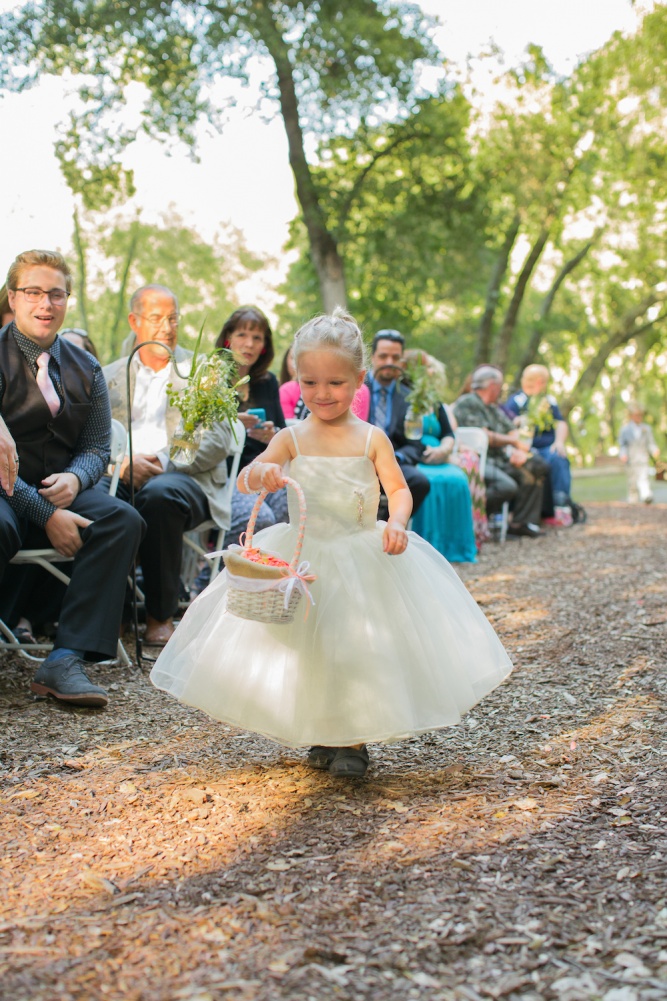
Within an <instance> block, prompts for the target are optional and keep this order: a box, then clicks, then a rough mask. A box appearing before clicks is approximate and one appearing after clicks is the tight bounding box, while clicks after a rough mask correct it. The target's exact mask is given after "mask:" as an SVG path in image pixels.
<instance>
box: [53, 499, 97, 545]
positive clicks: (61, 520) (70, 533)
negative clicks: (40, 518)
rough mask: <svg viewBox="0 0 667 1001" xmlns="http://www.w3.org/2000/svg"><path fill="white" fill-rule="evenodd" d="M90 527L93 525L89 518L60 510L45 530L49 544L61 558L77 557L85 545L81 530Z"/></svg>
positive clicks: (54, 513) (55, 512) (55, 513)
mask: <svg viewBox="0 0 667 1001" xmlns="http://www.w3.org/2000/svg"><path fill="white" fill-rule="evenodd" d="M88 525H92V522H91V521H90V519H89V518H84V517H83V516H82V515H80V514H76V513H75V512H74V511H67V510H65V509H62V508H59V509H58V510H57V511H54V512H53V514H52V515H51V517H50V518H49V520H48V521H47V523H46V525H45V526H44V530H45V532H46V534H47V536H48V537H49V542H50V543H51V545H52V546H53V548H54V549H55V550H56V551H57V552H59V553H60V555H61V556H76V554H77V553H78V551H79V550H80V549H81V546H82V545H83V542H82V540H81V534H80V531H79V530H80V529H82V528H87V526H88Z"/></svg>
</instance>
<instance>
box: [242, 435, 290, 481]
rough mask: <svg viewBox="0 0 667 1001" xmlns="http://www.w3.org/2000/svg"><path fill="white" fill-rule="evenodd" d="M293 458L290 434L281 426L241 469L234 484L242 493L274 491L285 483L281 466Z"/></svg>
mask: <svg viewBox="0 0 667 1001" xmlns="http://www.w3.org/2000/svg"><path fill="white" fill-rule="evenodd" d="M293 458H294V445H293V442H292V436H291V434H290V432H289V431H288V430H287V428H283V429H282V430H281V431H279V432H278V434H277V435H276V436H275V437H274V438H273V439H272V440H271V441H270V443H269V445H268V446H267V448H265V449H264V451H263V452H262V453H261V455H258V456H257V458H256V459H253V461H252V462H251V463H250V465H249V466H246V467H245V469H242V470H241V472H240V473H239V475H238V478H237V480H236V486H237V487H238V489H239V491H240V492H241V493H242V494H247V493H254V492H255V491H257V490H268V491H269V493H274V491H276V490H280V488H281V487H282V486H284V485H285V484H284V481H285V473H284V472H283V466H284V465H285V464H286V463H287V462H289V461H290V460H291V459H293Z"/></svg>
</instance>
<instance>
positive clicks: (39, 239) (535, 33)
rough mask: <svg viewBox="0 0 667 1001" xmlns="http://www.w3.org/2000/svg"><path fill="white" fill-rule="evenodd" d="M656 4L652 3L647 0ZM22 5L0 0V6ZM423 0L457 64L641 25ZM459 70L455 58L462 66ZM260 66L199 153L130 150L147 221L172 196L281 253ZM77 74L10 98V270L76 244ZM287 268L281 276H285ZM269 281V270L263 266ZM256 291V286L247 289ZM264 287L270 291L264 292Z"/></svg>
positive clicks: (4, 214) (526, 0) (613, 15)
mask: <svg viewBox="0 0 667 1001" xmlns="http://www.w3.org/2000/svg"><path fill="white" fill-rule="evenodd" d="M648 5H649V6H652V4H650V3H649V4H648ZM14 6H16V5H15V4H14V3H11V2H9V0H0V10H7V9H9V8H12V7H14ZM421 6H422V7H423V9H424V10H425V11H426V12H427V13H429V14H432V15H434V16H436V17H438V18H439V19H440V20H441V21H442V23H443V27H442V28H441V29H440V30H439V32H438V42H439V44H440V47H441V48H442V50H443V51H444V52H445V55H446V56H447V58H448V60H449V61H450V63H453V64H458V65H459V66H463V64H464V62H465V58H466V56H467V55H469V54H471V55H473V56H474V55H476V54H477V53H479V52H480V51H481V50H482V49H484V48H488V46H489V43H490V42H491V40H493V42H495V43H496V45H497V46H498V47H499V48H500V49H502V50H503V51H504V52H505V53H506V62H507V63H508V64H509V63H512V62H514V61H515V60H516V59H517V58H519V57H520V55H521V53H522V52H523V50H524V49H525V47H526V45H527V44H528V43H529V42H535V43H537V44H540V45H542V46H543V47H544V49H545V52H546V56H547V58H548V59H549V60H550V61H551V62H552V63H553V64H554V65H555V67H556V69H557V70H558V71H559V72H562V73H568V72H569V71H570V70H571V69H572V68H573V66H574V65H575V63H576V61H577V59H578V58H579V57H580V56H582V55H584V54H585V53H586V52H589V51H591V50H592V49H595V48H597V47H599V46H600V45H602V44H603V43H604V42H605V41H606V40H607V38H609V36H610V35H611V34H612V33H613V32H614V31H615V30H622V31H631V30H632V29H633V28H634V26H635V24H636V20H637V14H636V10H637V8H638V7H641V4H637V5H635V8H634V9H633V6H632V4H631V2H630V0H587V3H585V4H582V3H581V0H557V2H556V0H538V2H536V0H469V2H467V3H465V4H463V3H460V2H459V0H421ZM485 65H486V67H487V68H486V69H482V68H480V69H478V71H477V72H476V75H475V80H476V82H477V84H478V86H479V87H481V88H483V89H486V90H488V88H490V86H491V74H490V72H489V67H488V64H485ZM452 69H453V67H452ZM261 76H262V68H261V67H260V66H257V67H256V73H255V77H254V79H251V84H250V86H249V87H247V88H242V87H240V86H239V85H238V84H237V83H236V82H233V81H229V82H228V83H224V82H223V83H222V84H220V91H221V96H222V97H223V98H226V99H232V98H233V99H234V101H235V108H234V110H233V112H232V113H230V116H229V118H230V120H229V124H228V125H227V126H226V127H225V130H224V132H223V134H222V135H218V134H216V133H214V132H213V130H210V132H208V133H204V134H202V136H201V139H200V142H199V147H198V151H197V152H198V155H199V161H200V162H198V163H195V162H193V160H192V159H191V157H190V156H189V155H188V152H187V151H186V150H176V151H174V152H172V155H171V156H169V155H168V154H167V152H166V151H165V149H164V147H163V146H160V145H159V144H158V143H156V142H150V141H149V140H147V139H142V140H141V141H139V142H137V143H136V144H135V145H134V146H133V147H132V148H131V149H130V150H129V151H128V153H127V165H128V166H132V167H133V168H134V170H135V181H136V185H137V196H136V204H137V205H138V206H141V209H142V219H143V221H144V222H155V221H158V220H159V218H160V213H161V212H163V211H165V210H166V209H168V208H170V207H173V208H174V209H175V210H176V212H177V213H178V214H179V215H180V216H181V217H182V219H183V220H184V222H185V223H186V224H188V225H193V226H194V227H195V228H196V229H197V230H198V231H199V232H200V233H201V235H202V236H203V237H204V238H205V239H207V240H210V239H212V238H213V236H214V234H215V232H216V230H217V229H218V227H219V226H220V224H225V223H231V224H232V225H234V226H236V227H238V228H239V229H240V230H241V231H242V232H243V234H244V237H245V240H246V243H247V245H248V246H249V247H250V249H251V250H253V251H256V252H258V253H261V254H270V255H273V256H276V257H277V256H278V255H279V254H280V251H281V247H282V245H283V243H284V240H285V238H286V236H287V226H288V223H289V220H290V219H291V218H293V217H294V215H295V214H296V212H297V204H296V200H295V198H294V193H293V186H294V182H293V177H292V174H291V171H290V169H289V164H288V157H287V146H286V139H285V134H284V127H283V124H282V122H281V121H280V120H279V119H274V120H272V121H266V120H265V119H263V118H262V117H261V115H260V114H259V113H258V111H257V109H256V101H257V88H258V85H259V82H260V80H261ZM67 89H70V90H71V89H73V85H72V81H69V82H67V81H64V80H61V79H59V80H43V81H41V82H40V83H39V85H38V86H36V87H35V88H33V89H32V90H30V91H27V92H26V93H24V94H20V95H19V94H10V95H3V96H2V97H1V98H0V127H1V129H2V135H3V137H4V142H3V146H4V149H5V156H4V161H5V163H4V167H3V180H4V185H3V188H4V192H5V197H4V198H3V201H2V208H0V225H1V227H2V234H3V255H2V258H0V272H1V273H4V271H5V269H6V267H7V266H8V264H9V262H10V261H11V259H12V258H13V257H14V256H15V254H16V253H17V252H19V251H21V250H24V249H26V248H27V247H31V246H52V247H59V248H61V249H67V248H68V247H69V245H70V240H71V236H70V234H71V227H72V223H71V214H72V204H73V203H72V198H71V195H70V192H69V191H68V189H67V187H66V185H65V183H64V181H63V180H62V176H61V174H60V171H59V168H58V165H57V162H56V159H55V156H54V153H53V146H54V141H55V126H56V123H57V122H58V121H59V120H60V118H61V116H63V117H64V108H65V101H66V97H65V92H66V90H67ZM276 277H277V275H276ZM262 281H263V282H264V283H265V284H266V283H267V281H268V282H270V281H271V274H270V273H266V272H265V273H264V275H263V278H262ZM248 292H250V290H248ZM259 296H260V298H264V297H263V296H262V295H261V291H260V292H259Z"/></svg>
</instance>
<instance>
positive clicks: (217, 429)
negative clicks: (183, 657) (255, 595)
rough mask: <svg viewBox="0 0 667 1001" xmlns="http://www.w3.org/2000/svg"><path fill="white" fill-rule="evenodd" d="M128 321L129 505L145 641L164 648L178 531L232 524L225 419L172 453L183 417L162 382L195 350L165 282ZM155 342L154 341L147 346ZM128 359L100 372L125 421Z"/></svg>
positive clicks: (124, 480)
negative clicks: (137, 523) (226, 496)
mask: <svg viewBox="0 0 667 1001" xmlns="http://www.w3.org/2000/svg"><path fill="white" fill-rule="evenodd" d="M129 322H130V327H131V328H132V331H133V332H134V335H135V338H136V344H137V345H143V346H142V347H141V348H140V349H139V350H138V351H137V352H136V354H135V355H134V356H133V357H132V361H131V362H130V397H131V409H132V459H133V461H132V477H133V483H132V485H133V488H134V503H135V506H136V508H137V510H138V511H139V512H140V514H141V516H142V517H143V519H144V521H145V522H146V526H147V527H146V535H145V538H144V540H143V542H142V544H141V547H140V549H139V563H140V564H141V569H142V572H143V591H144V595H145V598H146V632H145V635H144V642H145V643H147V644H150V645H154V646H164V645H165V643H166V642H167V641H168V639H169V637H170V636H171V635H172V633H173V632H174V623H173V616H174V613H175V612H176V611H177V609H178V599H179V592H180V571H181V556H182V539H183V533H184V532H189V531H191V530H192V529H193V528H196V527H197V526H198V525H201V524H202V522H204V521H208V520H209V519H213V521H215V522H216V524H217V525H219V526H220V527H221V528H229V525H230V521H231V512H230V511H229V509H228V508H225V507H224V505H223V504H221V503H220V492H221V488H222V487H223V486H224V484H225V483H226V481H227V461H226V460H227V455H228V454H229V450H230V447H231V443H232V430H231V427H230V426H229V423H228V422H227V421H225V422H224V423H218V424H215V425H214V426H213V428H211V429H210V430H209V431H205V432H204V434H203V435H202V439H201V444H200V446H199V449H198V451H197V453H196V454H195V457H194V459H193V460H192V462H191V463H189V464H186V463H184V462H182V461H180V460H177V461H171V460H170V458H169V448H170V442H171V440H172V438H173V435H174V431H175V430H176V427H177V425H178V422H179V420H180V414H179V412H178V410H177V409H176V407H170V406H169V405H168V400H167V385H168V384H169V383H171V385H172V387H173V388H174V389H179V388H181V387H182V386H185V381H186V379H187V376H188V373H189V369H190V359H191V358H192V351H187V350H186V349H185V348H182V347H180V346H179V345H178V343H177V340H178V325H179V314H178V302H177V300H176V296H175V295H174V294H173V292H171V291H170V289H168V288H165V287H164V286H163V285H145V286H144V287H143V288H140V289H139V290H138V291H137V292H135V293H134V295H133V296H132V299H131V301H130V315H129ZM151 341H158V342H159V343H149V342H151ZM128 358H129V354H128V356H127V357H125V358H120V359H119V360H118V361H115V362H112V363H111V364H110V365H107V366H106V367H105V369H104V375H105V378H106V380H107V385H108V387H109V397H110V400H111V412H112V415H113V416H114V417H115V418H116V419H117V420H119V421H121V422H122V423H123V424H124V425H125V426H126V427H127V424H128V416H127V412H128V400H127V364H128ZM130 486H131V484H130V467H129V458H128V459H126V460H125V462H124V464H123V466H122V467H121V474H120V483H119V484H118V496H119V497H123V498H126V499H129V498H130V495H131V491H130Z"/></svg>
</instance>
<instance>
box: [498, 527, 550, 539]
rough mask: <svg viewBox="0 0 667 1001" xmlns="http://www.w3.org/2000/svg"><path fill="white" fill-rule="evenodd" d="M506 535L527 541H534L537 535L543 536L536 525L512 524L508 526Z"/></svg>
mask: <svg viewBox="0 0 667 1001" xmlns="http://www.w3.org/2000/svg"><path fill="white" fill-rule="evenodd" d="M507 534H508V535H518V536H524V537H525V538H527V539H536V538H537V537H538V536H539V535H544V532H543V531H542V530H541V529H540V528H538V526H537V525H514V524H512V525H509V526H508V528H507Z"/></svg>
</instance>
